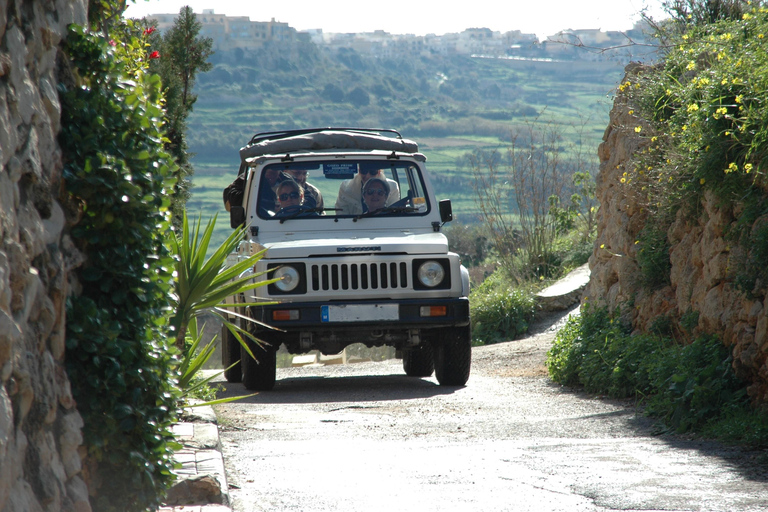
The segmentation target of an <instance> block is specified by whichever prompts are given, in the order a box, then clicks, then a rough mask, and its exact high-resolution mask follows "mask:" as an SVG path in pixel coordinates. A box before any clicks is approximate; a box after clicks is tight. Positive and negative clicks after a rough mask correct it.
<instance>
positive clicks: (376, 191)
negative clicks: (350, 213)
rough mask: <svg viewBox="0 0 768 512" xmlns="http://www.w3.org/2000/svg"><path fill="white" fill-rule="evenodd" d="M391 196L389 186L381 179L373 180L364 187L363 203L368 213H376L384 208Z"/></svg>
mask: <svg viewBox="0 0 768 512" xmlns="http://www.w3.org/2000/svg"><path fill="white" fill-rule="evenodd" d="M388 196H389V185H388V184H387V182H386V181H384V180H382V179H381V178H371V179H369V180H368V181H366V182H365V185H363V201H365V206H366V207H368V213H376V212H378V211H379V210H381V209H382V208H384V206H385V204H386V202H387V197H388Z"/></svg>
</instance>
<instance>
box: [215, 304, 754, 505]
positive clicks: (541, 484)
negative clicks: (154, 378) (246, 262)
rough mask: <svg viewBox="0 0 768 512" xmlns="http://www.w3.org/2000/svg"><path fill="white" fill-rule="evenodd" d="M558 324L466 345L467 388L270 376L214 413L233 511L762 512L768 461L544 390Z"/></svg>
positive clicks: (391, 379) (317, 372)
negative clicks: (273, 382)
mask: <svg viewBox="0 0 768 512" xmlns="http://www.w3.org/2000/svg"><path fill="white" fill-rule="evenodd" d="M563 321H564V320H563V318H557V317H552V318H550V319H548V322H546V323H544V324H539V325H537V326H534V329H533V332H534V334H532V335H531V336H529V337H527V338H525V339H522V340H517V341H513V342H508V343H502V344H498V345H492V346H487V347H479V348H476V349H475V350H474V351H473V367H472V375H471V377H470V380H469V382H468V384H467V386H466V387H463V388H444V387H440V386H438V385H437V384H436V381H435V380H434V378H429V379H414V378H409V377H406V376H405V375H404V374H403V372H402V367H401V362H400V361H397V360H390V361H384V362H380V363H361V364H354V365H345V366H326V367H314V368H291V369H285V370H278V383H277V386H276V387H275V390H274V391H272V392H268V393H262V394H260V395H257V396H255V397H250V398H246V399H244V400H243V401H241V402H238V403H235V404H230V405H225V406H218V407H217V413H218V414H219V417H220V423H221V437H222V443H223V448H224V458H225V463H226V466H227V473H228V479H229V483H230V485H231V489H230V495H231V497H232V499H233V506H234V510H235V511H236V512H250V511H256V510H269V511H278V510H279V511H283V510H285V511H325V510H328V511H330V510H333V511H378V510H381V511H406V510H407V511H410V510H420V511H423V510H441V511H451V510H462V511H475V510H476V511H480V510H482V511H489V510H493V511H497V510H509V511H537V512H538V511H563V512H566V511H568V512H573V511H606V510H644V511H648V510H651V511H653V510H665V511H725V510H728V511H765V510H768V486H766V482H768V470H767V469H766V467H765V464H766V461H767V460H768V453H765V452H761V453H756V452H748V451H742V450H740V449H734V448H727V447H723V446H720V445H718V444H715V443H707V442H701V441H690V440H685V439H681V438H679V437H674V436H654V435H653V432H654V426H653V423H652V422H651V421H650V420H648V419H647V418H644V417H642V416H640V415H638V414H636V411H635V409H634V408H633V407H632V404H631V403H626V402H618V401H611V400H604V399H599V398H594V397H590V396H587V395H585V394H583V393H580V392H574V391H573V390H569V389H565V388H561V387H560V386H558V385H555V384H553V383H552V382H551V381H549V380H548V379H547V377H546V370H545V368H544V359H545V357H546V351H547V350H548V349H549V347H550V345H551V342H552V339H553V338H554V335H555V331H556V328H557V327H559V326H561V325H562V323H563ZM227 387H228V391H227V393H226V394H245V390H244V389H243V388H242V386H240V385H237V384H229V385H227Z"/></svg>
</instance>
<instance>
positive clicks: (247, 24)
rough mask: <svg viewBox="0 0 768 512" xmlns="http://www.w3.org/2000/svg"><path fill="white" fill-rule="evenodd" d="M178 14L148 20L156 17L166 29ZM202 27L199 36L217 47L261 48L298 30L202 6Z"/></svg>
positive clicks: (288, 36)
mask: <svg viewBox="0 0 768 512" xmlns="http://www.w3.org/2000/svg"><path fill="white" fill-rule="evenodd" d="M177 16H178V13H177V14H152V15H150V16H147V18H149V19H154V20H157V29H158V30H159V31H161V32H162V31H164V30H167V29H169V28H171V27H172V26H173V23H174V21H175V20H176V17H177ZM196 16H197V21H199V22H200V24H201V25H202V28H201V30H200V35H201V36H203V37H210V38H211V39H212V40H213V49H214V50H232V49H235V48H242V49H244V50H253V49H258V48H259V47H261V46H263V45H264V44H265V43H267V42H269V41H292V40H294V39H295V38H296V29H294V28H292V27H291V26H289V25H288V23H281V22H279V21H275V19H274V18H272V20H271V21H251V19H250V18H249V17H247V16H227V15H225V14H216V13H214V11H213V9H203V12H202V13H201V14H196Z"/></svg>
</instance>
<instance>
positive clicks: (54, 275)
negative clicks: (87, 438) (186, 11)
mask: <svg viewBox="0 0 768 512" xmlns="http://www.w3.org/2000/svg"><path fill="white" fill-rule="evenodd" d="M86 6H87V1H86V0H0V383H1V384H2V385H0V512H17V511H25V512H37V511H46V512H57V511H77V512H87V511H89V510H90V509H91V507H90V505H89V498H88V489H87V488H86V484H85V482H84V480H83V478H82V467H81V466H82V459H81V453H80V449H81V444H82V435H81V428H82V419H81V417H80V415H79V414H78V412H77V408H76V404H75V402H74V400H73V398H72V394H71V392H70V385H69V381H68V379H67V375H66V373H65V370H64V357H65V336H64V334H65V330H64V320H65V318H64V311H65V310H64V307H65V299H66V295H67V293H68V292H67V287H68V275H69V271H70V270H71V269H72V268H74V267H76V266H77V265H79V263H80V257H79V255H78V253H77V251H76V250H74V248H73V246H72V244H71V243H70V242H69V240H68V239H67V237H66V235H65V233H66V226H67V225H68V219H67V218H66V216H65V213H64V211H63V210H62V208H61V207H60V206H59V203H58V202H57V200H56V198H57V197H58V195H59V189H60V186H61V170H62V162H61V152H60V150H59V148H58V145H57V141H56V136H57V134H58V132H59V120H60V103H59V99H58V95H57V92H56V84H57V82H58V79H57V59H59V58H60V50H59V48H60V46H61V43H62V39H63V38H64V36H65V35H66V31H67V26H68V25H69V24H70V23H78V24H81V25H82V24H85V22H86V12H87V11H86Z"/></svg>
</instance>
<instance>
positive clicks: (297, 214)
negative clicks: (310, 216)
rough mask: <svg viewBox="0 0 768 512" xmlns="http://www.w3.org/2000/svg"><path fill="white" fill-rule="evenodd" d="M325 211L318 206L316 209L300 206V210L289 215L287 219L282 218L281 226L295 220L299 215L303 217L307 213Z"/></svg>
mask: <svg viewBox="0 0 768 512" xmlns="http://www.w3.org/2000/svg"><path fill="white" fill-rule="evenodd" d="M323 211H325V210H324V209H323V208H320V207H319V206H317V207H315V208H306V207H304V206H299V208H297V209H296V211H295V212H293V213H291V214H289V215H286V216H285V217H282V218H281V219H280V224H282V223H283V222H285V221H287V220H291V219H295V218H296V217H298V216H299V215H303V214H305V213H321V212H323Z"/></svg>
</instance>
